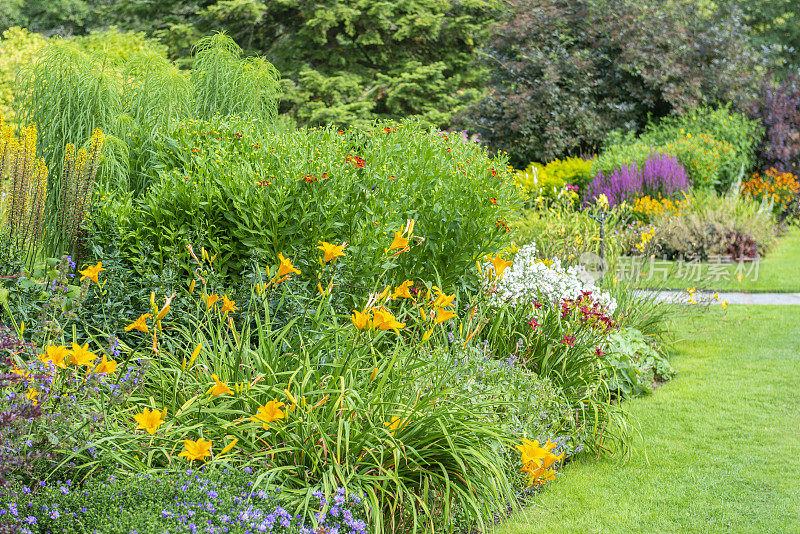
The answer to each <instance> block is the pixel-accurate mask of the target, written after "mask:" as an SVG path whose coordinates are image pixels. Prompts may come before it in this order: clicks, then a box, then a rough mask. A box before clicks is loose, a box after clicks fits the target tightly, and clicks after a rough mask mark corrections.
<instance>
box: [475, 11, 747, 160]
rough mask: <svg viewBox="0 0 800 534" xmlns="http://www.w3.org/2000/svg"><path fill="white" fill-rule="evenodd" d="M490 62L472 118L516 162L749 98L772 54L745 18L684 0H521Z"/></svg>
mask: <svg viewBox="0 0 800 534" xmlns="http://www.w3.org/2000/svg"><path fill="white" fill-rule="evenodd" d="M507 15H508V16H507V17H504V19H503V21H502V22H501V23H500V24H499V25H498V26H497V27H496V28H495V30H494V35H495V37H494V38H493V39H492V40H491V41H490V42H489V44H488V46H487V50H486V55H485V61H484V62H483V64H484V65H485V66H486V67H487V68H489V69H490V74H491V88H492V91H490V92H489V93H488V94H487V96H486V97H485V98H484V99H483V100H482V101H481V102H480V103H479V104H477V105H475V106H473V107H471V108H470V109H469V111H468V113H466V114H465V116H464V117H463V120H464V124H465V125H467V126H468V128H469V129H470V130H477V131H479V132H480V133H481V135H482V136H483V137H484V138H485V139H486V140H488V142H489V143H490V144H491V145H492V146H493V147H494V148H497V149H502V150H505V151H507V152H508V153H509V155H510V158H511V161H512V163H513V164H515V165H524V164H526V163H527V162H529V161H550V160H552V159H554V158H557V157H562V156H563V155H565V154H580V153H591V152H594V151H595V150H596V149H597V147H599V146H600V145H601V144H602V142H603V140H604V138H605V137H606V136H607V135H608V133H609V132H611V131H613V130H615V129H624V130H633V131H638V130H640V129H641V128H643V127H644V125H645V123H646V122H647V120H648V117H649V116H651V115H652V116H655V117H661V116H666V115H669V114H677V113H683V112H686V111H688V110H690V109H692V108H694V107H697V106H698V105H700V104H703V103H712V104H713V103H716V102H725V101H733V102H735V103H736V104H737V105H739V104H743V103H744V102H746V101H747V100H748V99H749V98H751V97H752V95H753V94H754V90H755V86H756V83H757V79H758V73H759V69H761V65H762V64H763V61H762V58H761V57H760V56H759V55H758V53H757V52H756V50H755V49H754V48H753V47H752V46H751V45H750V44H749V43H748V42H747V35H748V31H749V30H748V29H747V28H746V27H745V26H744V25H743V24H742V21H741V17H739V16H736V14H734V15H733V16H728V15H727V14H726V16H719V17H715V18H712V19H710V20H708V19H704V18H703V17H701V16H699V14H698V13H696V12H695V10H694V9H693V8H692V7H691V6H689V5H686V4H681V3H679V2H655V3H653V2H650V3H647V2H644V3H643V2H638V1H635V0H625V1H621V2H605V1H595V0H579V1H576V2H562V1H560V0H547V1H545V2H542V1H539V0H537V1H533V0H515V1H513V2H511V4H510V9H509V12H508V13H507Z"/></svg>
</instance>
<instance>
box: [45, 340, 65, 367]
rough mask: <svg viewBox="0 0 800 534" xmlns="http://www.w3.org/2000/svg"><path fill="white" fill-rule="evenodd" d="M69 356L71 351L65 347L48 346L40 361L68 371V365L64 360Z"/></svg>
mask: <svg viewBox="0 0 800 534" xmlns="http://www.w3.org/2000/svg"><path fill="white" fill-rule="evenodd" d="M68 355H69V351H68V350H67V347H65V346H64V345H58V346H56V345H47V346H46V347H45V348H44V354H40V355H39V359H40V360H42V361H43V362H44V363H47V362H52V363H53V365H54V366H56V367H60V368H62V369H66V368H67V364H66V362H65V361H64V360H65V359H66V358H67V356H68Z"/></svg>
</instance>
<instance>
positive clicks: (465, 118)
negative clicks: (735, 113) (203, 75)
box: [0, 0, 800, 163]
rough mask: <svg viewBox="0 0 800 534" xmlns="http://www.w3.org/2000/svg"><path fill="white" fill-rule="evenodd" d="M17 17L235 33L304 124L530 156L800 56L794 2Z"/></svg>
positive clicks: (347, 2) (49, 6) (709, 96)
mask: <svg viewBox="0 0 800 534" xmlns="http://www.w3.org/2000/svg"><path fill="white" fill-rule="evenodd" d="M15 25H17V26H23V27H27V28H28V29H30V30H31V31H34V32H38V33H40V34H43V35H44V36H52V35H65V36H70V35H76V36H90V35H91V34H93V33H94V32H96V31H98V30H104V29H107V28H108V27H109V26H117V27H118V28H120V29H121V30H125V31H134V32H143V33H144V34H146V35H147V36H149V37H151V38H154V39H156V40H158V42H159V43H160V46H165V47H166V49H167V55H168V57H169V58H170V59H172V60H174V61H175V62H176V63H177V64H178V65H179V66H180V67H182V68H188V67H189V66H190V65H191V62H192V48H191V45H192V43H194V42H196V41H197V40H198V39H199V38H200V37H202V36H204V35H209V34H210V33H212V32H214V31H224V32H227V33H228V34H229V35H230V36H232V37H233V39H234V40H235V41H236V42H237V43H238V44H239V46H241V47H242V48H243V50H244V54H245V55H252V56H256V55H258V56H262V57H264V58H266V59H267V60H268V61H270V62H271V63H272V64H273V65H275V67H277V68H278V70H279V71H280V72H281V76H282V84H283V85H284V95H283V97H282V100H281V102H280V109H279V111H280V113H281V114H282V116H283V117H286V118H288V119H289V121H290V122H293V121H294V122H296V123H298V124H300V125H312V126H313V125H322V124H338V125H341V126H348V125H350V126H364V125H365V124H367V123H369V122H370V121H372V120H374V119H399V118H402V117H406V116H409V115H415V116H418V117H419V118H421V120H422V121H423V122H424V123H425V124H429V125H434V126H437V127H440V128H452V127H466V128H468V129H471V130H477V131H480V132H481V133H482V134H483V136H484V138H485V139H486V140H488V141H489V142H490V143H491V145H492V147H493V148H495V149H503V150H506V151H508V152H509V153H510V155H511V157H512V160H513V161H514V162H516V163H523V162H527V161H530V160H532V159H536V160H542V161H547V160H550V159H553V158H555V157H559V156H563V155H565V154H568V153H580V152H592V151H594V150H596V149H597V147H598V146H599V144H600V142H601V141H602V140H603V139H604V138H605V137H606V136H607V135H608V133H609V132H610V131H612V130H615V129H622V130H633V131H639V130H641V127H642V126H643V125H644V124H645V123H646V121H647V120H648V117H660V116H664V115H669V114H671V113H676V112H680V111H682V110H685V109H689V108H691V107H694V106H696V105H699V104H703V103H712V104H713V103H716V102H720V101H730V102H733V103H734V105H735V106H736V107H738V108H740V109H741V108H742V107H743V106H742V104H743V103H744V102H745V101H747V100H748V99H750V98H752V97H753V96H754V95H755V88H756V85H757V83H756V78H758V77H763V75H764V73H765V72H766V71H767V69H768V68H769V69H772V70H773V71H774V72H775V73H776V76H777V77H778V78H779V79H784V78H785V77H786V76H787V75H789V74H790V73H792V72H796V71H797V69H798V68H800V59H798V57H800V56H798V54H797V53H796V50H797V49H798V47H800V2H796V1H794V0H698V1H695V0H663V1H659V2H655V3H646V2H637V1H633V0H574V1H566V0H510V1H508V2H506V1H501V0H394V1H389V0H322V1H311V0H270V1H266V0H162V1H159V2H153V1H151V0H95V1H89V0H48V1H45V0H10V1H7V2H4V3H3V4H2V6H0V30H2V29H5V28H7V27H10V26H15ZM1 44H2V42H1V41H0V45H1ZM2 92H3V91H2V89H0V93H2ZM7 92H8V91H6V93H7Z"/></svg>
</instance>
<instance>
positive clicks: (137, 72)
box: [16, 34, 280, 194]
mask: <svg viewBox="0 0 800 534" xmlns="http://www.w3.org/2000/svg"><path fill="white" fill-rule="evenodd" d="M87 39H90V41H89V42H90V43H91V46H87V49H88V50H89V51H88V52H84V51H83V50H82V49H80V48H79V46H78V45H77V44H75V43H71V42H67V41H54V42H52V43H51V44H50V45H49V46H48V47H47V48H45V49H43V50H42V51H41V52H40V53H39V54H38V56H37V59H36V61H34V62H32V63H31V64H29V65H28V66H26V67H25V68H24V69H23V70H22V71H21V73H20V77H19V87H18V90H17V99H16V105H17V108H18V110H19V118H20V120H21V121H23V122H27V123H36V124H39V125H41V126H40V135H39V144H40V146H41V147H42V154H43V157H44V158H45V160H46V161H47V162H48V165H49V168H50V169H51V173H52V175H54V176H60V175H61V171H62V165H63V161H64V157H65V147H66V145H67V144H68V143H75V144H78V145H80V144H81V143H83V142H85V141H86V140H87V139H88V138H89V135H90V134H91V132H92V131H93V130H94V129H95V128H98V127H99V128H101V129H102V130H103V132H104V133H105V134H106V135H107V137H108V143H107V145H108V150H107V151H106V152H105V154H104V155H105V162H104V165H103V169H102V171H101V174H100V177H101V181H102V182H104V183H109V184H111V185H113V186H114V187H115V188H119V189H122V190H123V191H124V190H128V189H132V190H134V191H135V192H136V193H137V194H138V193H140V192H141V191H143V190H144V188H145V187H146V186H147V184H148V183H149V181H150V180H151V179H152V177H153V176H154V174H155V169H154V167H155V165H156V162H155V161H154V160H153V156H154V151H155V145H154V143H156V142H157V140H158V137H159V135H163V134H165V133H168V132H169V131H171V130H172V129H173V128H174V127H176V125H177V123H178V122H179V121H180V120H186V119H190V118H193V117H197V116H200V117H210V116H211V115H214V114H221V115H223V116H225V115H227V114H230V113H234V112H243V113H247V114H248V115H249V116H250V117H252V119H253V120H254V122H256V123H258V125H259V128H261V129H267V128H269V126H270V125H271V124H272V121H273V119H274V118H275V113H276V100H277V96H278V92H279V90H280V88H279V86H278V84H277V72H276V71H275V69H274V68H273V67H272V66H271V65H269V64H268V63H267V62H265V61H263V60H262V59H258V58H252V59H242V58H241V57H240V54H241V50H240V49H239V48H238V47H237V46H236V45H235V44H234V43H233V41H232V40H231V39H230V38H228V37H225V36H224V35H221V34H219V35H215V36H213V37H209V38H207V39H205V40H203V41H201V42H200V43H199V45H198V46H199V47H198V49H197V57H196V65H195V68H194V69H193V70H192V72H191V75H190V76H187V75H186V74H185V73H182V72H180V71H179V70H178V69H177V67H175V66H174V65H173V64H172V63H170V62H169V61H168V60H166V59H165V58H164V57H163V56H161V55H159V54H158V53H157V52H156V51H154V49H151V48H150V47H147V46H136V47H133V49H122V51H120V49H118V48H115V44H116V43H118V40H115V39H111V40H110V41H108V42H107V41H106V39H105V38H104V37H102V36H99V37H90V38H87ZM132 42H134V43H136V39H133V40H132Z"/></svg>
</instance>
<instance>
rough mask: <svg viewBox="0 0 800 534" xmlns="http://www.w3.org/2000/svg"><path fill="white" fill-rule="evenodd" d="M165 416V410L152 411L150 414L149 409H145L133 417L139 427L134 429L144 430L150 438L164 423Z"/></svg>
mask: <svg viewBox="0 0 800 534" xmlns="http://www.w3.org/2000/svg"><path fill="white" fill-rule="evenodd" d="M166 416H167V409H166V408H164V409H163V410H153V411H152V412H151V411H150V408H145V409H143V410H142V411H141V412H139V413H137V414H136V415H134V416H133V418H134V419H135V420H136V422H137V423H139V425H138V426H137V427H136V430H146V431H147V433H148V434H150V435H151V436H152V435H153V434H155V433H156V430H158V427H160V426H161V425H162V424H163V423H164V417H166Z"/></svg>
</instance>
